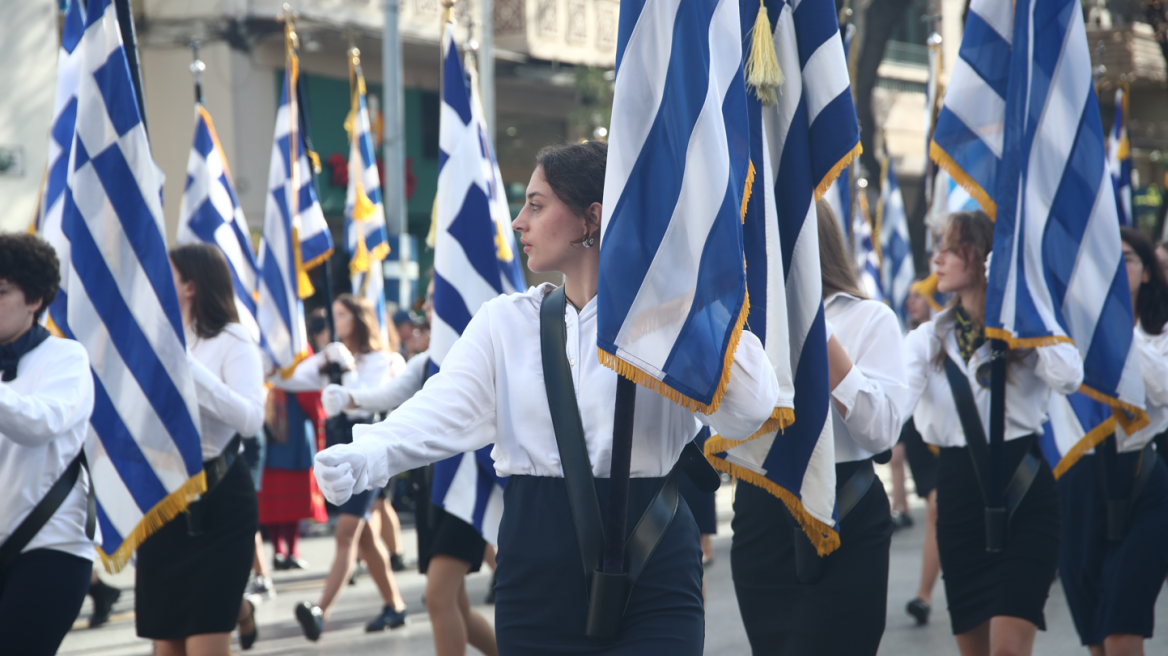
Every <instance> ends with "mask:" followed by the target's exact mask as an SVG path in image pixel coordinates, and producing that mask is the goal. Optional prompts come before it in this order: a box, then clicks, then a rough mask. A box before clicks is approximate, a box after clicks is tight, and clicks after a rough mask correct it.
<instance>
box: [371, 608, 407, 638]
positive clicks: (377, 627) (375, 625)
mask: <svg viewBox="0 0 1168 656" xmlns="http://www.w3.org/2000/svg"><path fill="white" fill-rule="evenodd" d="M405 624H406V609H404V608H403V609H401V610H394V609H393V606H386V607H385V608H382V609H381V614H380V615H378V616H377V617H374V618H373V619H372V620H370V621H369V623H368V624H366V625H365V632H366V633H373V632H375V631H384V630H386V629H396V628H398V627H399V626H405Z"/></svg>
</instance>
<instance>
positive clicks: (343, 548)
mask: <svg viewBox="0 0 1168 656" xmlns="http://www.w3.org/2000/svg"><path fill="white" fill-rule="evenodd" d="M364 527H365V520H364V519H363V518H361V517H358V516H356V515H349V514H341V516H340V517H338V518H337V533H336V540H337V553H336V555H335V556H333V565H332V567H331V568H330V569H329V573H328V578H327V579H325V582H324V590H323V591H322V592H321V593H320V603H319V604H317V605H318V606H320V609H321V611H323V612H324V614H325V616H326V617H327V616H328V609H329V606H331V605H332V603H333V601H334V600H335V599H336V598H337V593H338V592H340V591H341V586H342V585H344V583H345V581H347V580H348V579H349V571H350V570H351V569H353V561H354V560H356V559H357V542H358V541H357V540H356V536H357V534H358V533H359V532H360V531H361V529H362V528H364Z"/></svg>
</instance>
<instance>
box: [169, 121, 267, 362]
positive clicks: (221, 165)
mask: <svg viewBox="0 0 1168 656" xmlns="http://www.w3.org/2000/svg"><path fill="white" fill-rule="evenodd" d="M196 242H204V243H207V244H211V245H212V246H217V247H219V250H221V251H223V256H224V257H225V258H226V259H227V265H228V267H230V269H231V282H232V283H233V284H234V286H235V309H236V310H237V311H238V313H239V322H240V323H241V324H242V325H243V327H244V328H246V329H247V331H248V332H249V333H250V334H251V336H252V338H253V339H255V341H256V343H257V344H258V343H259V341H260V327H259V324H257V323H256V278H257V274H258V270H257V268H256V259H255V251H254V250H253V249H252V246H251V233H250V231H249V230H248V227H247V221H246V220H245V219H244V218H243V210H242V209H241V208H240V207H239V199H238V198H237V197H236V195H235V188H234V185H233V184H232V182H231V170H230V168H228V166H227V155H226V154H225V153H224V152H223V146H222V145H221V144H220V143H219V136H218V135H217V134H216V133H215V124H214V123H212V122H211V114H209V113H208V112H207V109H206V108H205V107H203V106H202V105H198V106H196V107H195V143H194V145H193V146H191V156H190V159H188V160H187V188H186V190H185V191H184V192H183V198H182V209H180V210H179V217H178V243H180V244H189V243H196Z"/></svg>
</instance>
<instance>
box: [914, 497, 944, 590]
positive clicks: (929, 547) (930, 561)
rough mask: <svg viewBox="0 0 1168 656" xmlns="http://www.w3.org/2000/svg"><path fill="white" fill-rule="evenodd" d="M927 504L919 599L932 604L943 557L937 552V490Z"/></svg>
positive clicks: (926, 501) (927, 500)
mask: <svg viewBox="0 0 1168 656" xmlns="http://www.w3.org/2000/svg"><path fill="white" fill-rule="evenodd" d="M925 504H926V505H925V546H924V548H923V549H922V550H921V586H920V587H919V588H917V598H918V599H920V600H921V601H923V602H925V603H926V604H932V603H933V588H934V587H935V586H936V585H937V575H939V574H940V573H941V556H940V554H939V553H938V552H937V491H936V490H933V491H932V492H929V496H928V498H927V499H926V500H925Z"/></svg>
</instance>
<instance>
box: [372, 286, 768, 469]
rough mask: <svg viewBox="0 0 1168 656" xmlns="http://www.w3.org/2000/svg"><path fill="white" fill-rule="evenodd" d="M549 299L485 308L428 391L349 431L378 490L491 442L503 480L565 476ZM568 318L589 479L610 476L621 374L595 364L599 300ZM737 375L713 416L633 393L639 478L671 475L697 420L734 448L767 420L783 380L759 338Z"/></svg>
mask: <svg viewBox="0 0 1168 656" xmlns="http://www.w3.org/2000/svg"><path fill="white" fill-rule="evenodd" d="M552 289H554V287H553V286H552V285H547V284H545V285H542V286H540V287H533V288H532V289H530V290H528V291H527V293H525V294H512V295H509V296H501V297H498V298H496V299H494V300H492V301H490V302H488V303H486V304H484V305H483V306H482V308H481V309H479V311H478V313H476V314H475V316H474V318H473V319H472V320H471V322H470V324H469V325H468V326H467V328H466V330H465V331H464V332H463V334H462V337H461V338H460V339H459V340H458V341H457V342H455V344H454V346H453V347H452V348H451V350H450V353H449V354H447V356H446V357H445V358H444V359H443V362H442V371H441V372H440V373H438V374H436V375H434V376H433V377H431V378H430V379H429V380H428V381H427V382H426V385H425V387H424V388H423V389H422V391H421V392H419V393H418V394H417V395H415V396H414V397H413V398H412V399H410V400H409V401H407V402H406V403H405V404H403V405H402V406H401V407H399V408H398V409H397V410H396V411H395V412H393V413H392V414H391V415H390V416H389V418H388V419H386V420H385V421H383V422H381V423H378V424H374V425H370V426H356V427H354V429H353V435H354V445H355V446H358V447H359V448H361V449H362V451H364V452H365V454H366V456H367V458H368V466H369V467H370V470H369V473H370V482H371V483H372V484H373V485H384V484H385V482H386V481H387V480H388V479H389V477H390V476H391V475H393V474H396V473H398V472H402V471H405V470H407V469H413V468H415V467H420V466H423V465H426V464H428V463H431V462H435V461H438V460H442V459H444V458H448V457H450V456H453V455H456V454H459V453H465V452H468V451H474V450H476V449H478V448H481V447H483V446H486V445H488V444H491V443H494V444H495V446H494V449H493V450H492V452H491V457H492V458H494V460H495V469H496V470H497V471H498V473H499V474H500V475H502V476H509V475H514V474H530V475H534V476H552V477H563V470H562V469H561V467H560V454H559V449H558V447H557V445H556V436H555V431H554V429H553V427H552V418H551V411H550V410H549V408H548V398H547V391H546V388H545V387H544V377H543V359H542V355H541V351H540V323H539V308H540V305H541V304H542V302H543V297H544V295H545V294H547V293H548V292H550V291H551V290H552ZM564 319H565V322H566V327H567V344H566V351H567V353H566V355H567V357H568V362H569V363H570V366H571V373H572V382H573V386H574V388H575V392H576V403H577V404H578V406H579V409H580V419H581V422H582V423H583V426H584V439H585V442H586V444H587V448H588V457H589V460H590V461H591V463H592V473H593V475H594V476H596V477H598V478H608V476H609V473H610V470H611V453H612V430H613V409H614V404H615V400H616V383H617V375H616V373H615V372H613V370H611V369H609V368H607V367H604V366H603V365H601V364H600V360H599V358H598V351H597V347H596V299H593V300H592V301H590V302H589V303H588V304H587V305H585V306H584V308H583V309H582V310H581V311H580V312H579V313H578V314H577V312H576V309H575V308H573V307H572V306H571V305H570V304H569V305H568V307H567V308H566V310H565V317H564ZM731 367H732V369H731V375H730V382H729V384H728V385H727V386H726V391H725V394H724V396H723V397H722V403H721V405H720V406H719V409H718V411H717V412H715V413H714V414H712V415H710V416H708V417H707V416H705V415H701V414H699V413H693V412H691V411H689V410H686V409H685V408H683V407H682V406H680V405H678V404H676V403H673V402H671V401H669V400H667V399H665V398H664V397H662V396H660V395H659V394H657V393H656V392H653V391H651V390H648V389H646V388H643V387H640V386H638V387H637V391H636V394H637V397H636V414H635V419H634V421H633V453H632V466H631V475H632V476H633V477H634V478H644V477H656V476H664V475H665V474H667V473H668V472H669V470H670V469H672V467H673V464H674V463H675V462H676V461H677V457H678V455H679V454H680V453H681V449H682V447H684V446H685V444H686V443H687V442H689V441H690V440H692V439H693V438H694V435H695V434H696V433H697V429H698V421H695V417H696V418H697V419H698V420H699V421H700V422H702V423H705V424H708V425H710V426H711V427H713V428H714V429H715V430H716V431H717V432H719V433H720V434H722V435H725V436H727V437H729V438H732V439H744V438H746V437H749V436H750V435H751V434H753V433H754V432H755V431H756V430H758V429H759V428H760V427H761V426H762V424H763V422H765V421H766V420H767V419H768V418H769V417H770V414H771V411H772V410H773V409H774V407H775V401H776V399H777V398H778V381H777V380H776V378H775V374H774V371H773V369H772V368H771V365H770V362H769V360H768V359H767V357H766V353H765V352H764V351H763V349H762V345H761V344H760V343H759V341H758V338H757V337H755V336H754V335H752V334H750V333H748V332H743V333H742V337H741V339H740V341H739V343H738V349H737V351H736V353H735V357H734V361H733V364H732V365H731Z"/></svg>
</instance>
